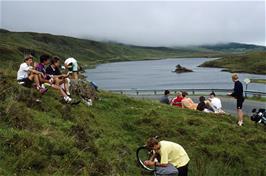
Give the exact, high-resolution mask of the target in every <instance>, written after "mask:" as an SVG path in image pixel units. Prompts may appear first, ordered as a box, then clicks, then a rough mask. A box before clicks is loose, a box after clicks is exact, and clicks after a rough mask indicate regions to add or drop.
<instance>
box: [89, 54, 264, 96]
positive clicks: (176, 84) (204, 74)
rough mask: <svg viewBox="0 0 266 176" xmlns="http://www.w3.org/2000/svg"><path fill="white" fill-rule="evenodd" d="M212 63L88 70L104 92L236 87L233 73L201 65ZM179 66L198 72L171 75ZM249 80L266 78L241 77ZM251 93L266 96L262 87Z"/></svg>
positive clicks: (198, 60)
mask: <svg viewBox="0 0 266 176" xmlns="http://www.w3.org/2000/svg"><path fill="white" fill-rule="evenodd" d="M208 60H211V59H207V58H182V59H165V60H152V61H134V62H133V61H131V62H116V63H108V64H101V65H98V66H97V67H96V68H95V69H88V70H87V71H86V74H87V76H88V79H89V80H93V81H94V82H96V84H98V86H99V87H100V88H101V89H107V90H110V89H185V88H187V89H192V88H194V89H197V88H202V89H205V88H206V89H217V88H220V89H230V88H232V87H233V82H232V81H231V73H228V72H222V71H221V70H222V69H218V68H202V67H198V65H200V64H202V63H203V62H205V61H208ZM177 64H180V65H182V66H184V67H187V68H189V69H192V70H193V71H194V72H190V73H181V74H176V73H173V72H171V71H172V70H173V69H174V68H175V66H176V65H177ZM239 77H240V81H242V82H243V80H244V79H245V78H257V79H259V78H264V79H265V78H266V76H265V75H255V74H246V73H240V74H239ZM248 90H257V91H263V92H266V86H265V85H262V84H254V83H252V84H249V85H248Z"/></svg>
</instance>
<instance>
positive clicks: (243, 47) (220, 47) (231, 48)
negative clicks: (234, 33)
mask: <svg viewBox="0 0 266 176" xmlns="http://www.w3.org/2000/svg"><path fill="white" fill-rule="evenodd" d="M199 47H201V48H204V49H209V50H213V51H222V52H249V51H266V47H265V46H258V45H252V44H242V43H233V42H232V43H226V44H216V45H202V46H199Z"/></svg>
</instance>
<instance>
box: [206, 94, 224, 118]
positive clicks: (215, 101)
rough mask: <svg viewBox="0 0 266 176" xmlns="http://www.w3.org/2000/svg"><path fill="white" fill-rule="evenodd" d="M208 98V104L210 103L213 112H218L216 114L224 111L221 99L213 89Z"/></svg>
mask: <svg viewBox="0 0 266 176" xmlns="http://www.w3.org/2000/svg"><path fill="white" fill-rule="evenodd" d="M208 100H209V101H210V104H211V107H212V109H213V110H214V113H218V114H224V113H225V112H224V111H223V109H222V102H221V99H220V98H217V97H216V94H215V93H214V92H213V91H212V92H211V93H210V96H209V98H208Z"/></svg>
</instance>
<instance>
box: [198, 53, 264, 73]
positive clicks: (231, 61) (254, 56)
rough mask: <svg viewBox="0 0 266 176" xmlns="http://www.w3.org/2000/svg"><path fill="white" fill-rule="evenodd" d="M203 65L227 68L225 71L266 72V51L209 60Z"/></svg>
mask: <svg viewBox="0 0 266 176" xmlns="http://www.w3.org/2000/svg"><path fill="white" fill-rule="evenodd" d="M201 66H202V67H218V68H226V69H224V71H229V72H245V73H254V74H266V69H265V68H266V52H265V51H264V52H251V53H248V54H242V55H232V56H226V57H224V58H221V59H217V60H213V61H207V62H205V63H203V64H202V65H201Z"/></svg>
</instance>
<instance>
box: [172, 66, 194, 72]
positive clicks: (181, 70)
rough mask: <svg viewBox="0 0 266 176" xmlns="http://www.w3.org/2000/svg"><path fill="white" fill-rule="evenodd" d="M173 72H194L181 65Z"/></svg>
mask: <svg viewBox="0 0 266 176" xmlns="http://www.w3.org/2000/svg"><path fill="white" fill-rule="evenodd" d="M173 72H176V73H185V72H193V70H191V69H188V68H185V67H182V66H181V65H179V64H178V65H176V69H175V70H173Z"/></svg>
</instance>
